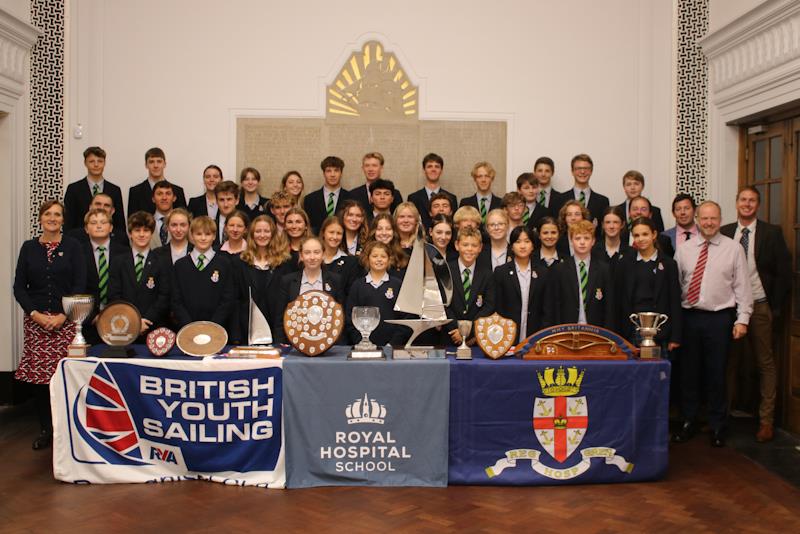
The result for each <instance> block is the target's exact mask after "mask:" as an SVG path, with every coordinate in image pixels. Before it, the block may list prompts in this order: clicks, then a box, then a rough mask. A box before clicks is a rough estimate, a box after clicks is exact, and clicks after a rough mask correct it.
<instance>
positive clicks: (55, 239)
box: [14, 200, 86, 449]
mask: <svg viewBox="0 0 800 534" xmlns="http://www.w3.org/2000/svg"><path fill="white" fill-rule="evenodd" d="M39 223H40V224H41V226H42V235H40V236H39V237H36V238H33V239H31V240H29V241H26V242H25V243H23V244H22V249H21V250H20V252H19V259H18V260H17V270H16V275H15V277H14V297H15V298H16V300H17V302H18V303H19V305H20V306H21V307H22V309H23V311H24V312H25V318H24V320H23V336H24V338H23V347H22V360H21V361H20V362H19V367H17V371H16V373H15V374H14V378H16V379H17V380H20V381H22V382H27V383H29V384H33V388H34V391H35V397H36V409H37V412H38V415H39V425H40V427H41V430H40V434H39V436H38V437H37V438H36V440H35V441H34V442H33V448H34V449H42V448H45V447H47V446H49V445H50V443H51V441H52V435H53V422H52V417H51V414H50V390H49V385H48V384H49V383H50V378H51V377H52V376H53V373H54V372H55V370H56V367H57V366H58V362H59V360H61V359H62V358H64V357H65V356H66V355H67V346H68V345H69V344H70V342H71V341H72V339H73V338H74V337H75V325H74V323H72V322H70V321H67V316H66V315H65V314H64V309H63V308H62V305H61V298H62V297H64V296H66V295H75V294H80V293H83V292H84V291H85V290H86V263H85V262H84V261H83V255H82V253H81V246H80V244H79V243H78V242H77V241H75V240H74V239H71V238H69V237H66V236H62V234H61V229H62V226H63V224H64V205H63V204H61V202H59V201H57V200H49V201H47V202H45V203H44V204H42V206H41V207H40V208H39Z"/></svg>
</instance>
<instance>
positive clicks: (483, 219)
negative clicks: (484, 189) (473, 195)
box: [481, 198, 486, 223]
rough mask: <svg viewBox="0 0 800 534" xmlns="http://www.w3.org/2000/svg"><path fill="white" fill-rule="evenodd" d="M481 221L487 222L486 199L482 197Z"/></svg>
mask: <svg viewBox="0 0 800 534" xmlns="http://www.w3.org/2000/svg"><path fill="white" fill-rule="evenodd" d="M481 222H482V223H485V222H486V199H485V198H482V199H481Z"/></svg>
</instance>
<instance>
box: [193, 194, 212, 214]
mask: <svg viewBox="0 0 800 534" xmlns="http://www.w3.org/2000/svg"><path fill="white" fill-rule="evenodd" d="M188 209H189V213H191V214H192V217H200V216H203V215H205V216H208V206H206V195H205V194H203V195H200V196H199V197H192V198H190V199H189V208H188Z"/></svg>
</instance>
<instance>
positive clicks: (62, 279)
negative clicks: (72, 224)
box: [14, 236, 86, 315]
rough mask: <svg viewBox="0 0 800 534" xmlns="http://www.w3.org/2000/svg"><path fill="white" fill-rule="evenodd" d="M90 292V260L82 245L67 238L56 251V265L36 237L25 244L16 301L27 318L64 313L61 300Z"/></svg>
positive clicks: (16, 284) (22, 249) (21, 253)
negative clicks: (87, 277)
mask: <svg viewBox="0 0 800 534" xmlns="http://www.w3.org/2000/svg"><path fill="white" fill-rule="evenodd" d="M85 292H86V260H85V259H84V257H83V251H82V250H81V245H80V243H78V242H77V241H75V240H74V239H71V238H69V237H67V236H64V237H62V238H61V243H59V245H58V247H57V248H56V250H55V254H54V256H53V261H52V263H50V262H48V261H47V253H46V251H45V248H44V246H43V245H42V244H41V243H39V238H38V237H34V238H33V239H29V240H28V241H25V242H24V243H23V244H22V248H21V249H20V251H19V258H18V259H17V269H16V274H15V275H14V298H16V299H17V302H19V305H20V306H21V307H22V310H23V311H24V312H25V315H30V314H31V312H34V311H38V312H51V313H64V309H63V307H62V305H61V297H64V296H65V295H77V294H81V293H85Z"/></svg>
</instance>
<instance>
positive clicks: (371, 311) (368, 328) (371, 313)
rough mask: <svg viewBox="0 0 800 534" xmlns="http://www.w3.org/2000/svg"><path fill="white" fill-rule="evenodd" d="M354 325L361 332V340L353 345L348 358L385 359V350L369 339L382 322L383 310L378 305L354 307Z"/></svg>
mask: <svg viewBox="0 0 800 534" xmlns="http://www.w3.org/2000/svg"><path fill="white" fill-rule="evenodd" d="M352 319H353V325H355V327H356V328H357V329H358V331H359V332H360V333H361V341H359V342H358V344H357V345H356V346H355V347H353V350H352V352H351V353H350V354H349V355H348V356H347V359H348V360H383V359H385V356H384V355H383V351H382V350H381V349H380V348H379V347H376V346H375V344H374V343H371V342H370V340H369V335H370V334H371V333H372V331H373V330H375V329H376V328H378V325H379V324H380V322H381V310H380V308H378V307H377V306H356V307H354V308H353V316H352Z"/></svg>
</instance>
